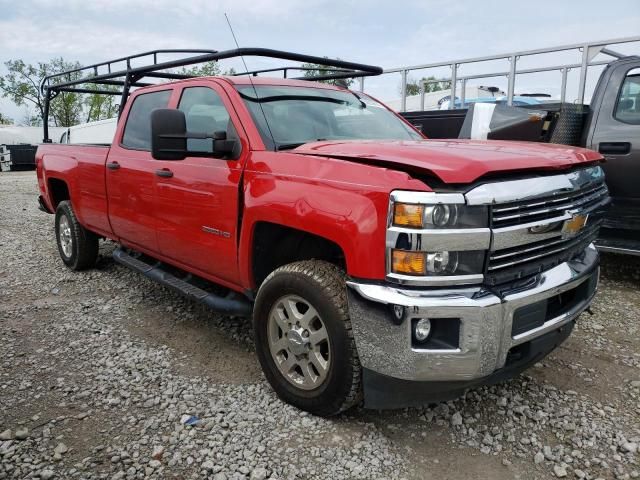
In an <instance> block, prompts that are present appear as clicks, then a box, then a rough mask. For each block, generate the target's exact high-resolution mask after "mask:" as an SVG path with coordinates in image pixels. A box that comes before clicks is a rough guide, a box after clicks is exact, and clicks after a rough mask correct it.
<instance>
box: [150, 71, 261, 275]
mask: <svg viewBox="0 0 640 480" xmlns="http://www.w3.org/2000/svg"><path fill="white" fill-rule="evenodd" d="M177 95H179V97H180V98H179V101H178V108H179V109H180V110H182V111H183V112H184V114H185V117H186V123H187V130H188V131H189V132H199V133H208V134H212V133H213V132H217V131H226V132H227V138H236V139H237V140H238V141H240V142H241V144H242V151H241V153H240V155H239V157H238V158H237V159H219V158H213V156H212V155H211V156H208V155H207V156H204V157H200V156H188V157H187V158H185V159H184V160H177V161H166V160H163V161H160V160H156V161H155V164H156V165H155V169H161V170H162V171H164V172H166V173H165V174H164V175H162V176H156V177H155V182H156V198H157V200H156V209H157V215H158V230H157V231H158V244H159V248H160V252H161V253H162V254H163V256H165V257H167V258H169V259H173V260H175V261H177V262H179V263H180V264H181V265H184V266H186V267H189V268H190V269H191V270H195V271H198V272H202V273H204V274H205V276H207V277H209V278H212V279H215V280H218V281H220V282H221V283H227V284H237V283H238V281H239V280H238V263H237V253H238V252H237V245H238V238H237V236H238V218H239V198H240V190H239V184H240V180H241V177H242V168H243V164H244V159H245V157H246V155H248V152H249V149H248V148H247V145H248V143H247V140H246V137H245V134H244V132H243V131H242V129H241V125H240V122H239V120H238V118H237V117H236V115H235V112H234V110H233V107H232V105H231V102H230V101H229V99H228V97H227V96H226V94H225V92H224V90H223V89H222V88H220V87H219V86H218V85H217V84H215V83H213V82H211V81H210V80H209V81H194V82H190V83H188V84H187V85H185V86H184V87H183V88H182V89H181V90H180V91H179V92H177ZM211 145H212V141H211V140H196V139H189V140H188V144H187V147H188V149H189V150H190V151H195V152H202V153H211Z"/></svg>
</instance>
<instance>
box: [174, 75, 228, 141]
mask: <svg viewBox="0 0 640 480" xmlns="http://www.w3.org/2000/svg"><path fill="white" fill-rule="evenodd" d="M178 109H180V110H182V111H183V112H184V116H185V118H186V121H187V131H189V132H192V133H209V134H211V133H214V132H220V131H225V132H227V138H237V137H238V136H237V134H236V132H235V129H234V128H233V124H232V123H231V120H230V117H229V112H227V109H226V108H225V106H224V104H223V103H222V99H221V98H220V95H218V94H217V93H216V92H215V91H214V90H212V89H210V88H208V87H189V88H185V89H184V91H183V92H182V97H181V98H180V104H179V105H178ZM211 143H212V142H211V140H210V139H197V138H190V139H188V140H187V149H188V150H189V151H191V152H203V153H211V152H212V150H211V149H212V144H211Z"/></svg>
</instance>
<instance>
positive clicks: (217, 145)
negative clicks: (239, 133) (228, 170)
mask: <svg viewBox="0 0 640 480" xmlns="http://www.w3.org/2000/svg"><path fill="white" fill-rule="evenodd" d="M238 147H239V143H238V141H237V140H234V139H231V140H228V139H227V132H225V131H224V130H221V131H219V132H214V133H213V155H214V157H216V158H227V157H229V158H237V157H238V154H239V152H238Z"/></svg>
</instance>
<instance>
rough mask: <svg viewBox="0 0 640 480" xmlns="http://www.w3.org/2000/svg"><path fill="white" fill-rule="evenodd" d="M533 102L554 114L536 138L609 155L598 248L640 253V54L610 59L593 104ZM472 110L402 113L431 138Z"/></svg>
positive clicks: (447, 134) (459, 126)
mask: <svg viewBox="0 0 640 480" xmlns="http://www.w3.org/2000/svg"><path fill="white" fill-rule="evenodd" d="M505 108H506V107H505ZM510 108H511V107H510ZM533 108H535V109H538V110H539V109H543V110H545V111H546V113H547V114H548V117H547V118H546V120H549V121H548V122H545V121H542V122H541V125H544V128H541V129H540V131H541V134H540V135H539V136H538V137H537V138H536V139H535V140H538V141H547V142H553V143H565V144H569V145H575V146H582V147H587V148H590V149H592V150H596V151H598V152H600V153H601V154H602V155H603V156H604V157H605V158H606V160H607V162H606V163H605V164H604V165H603V168H604V171H605V174H606V182H607V185H608V187H609V192H610V194H611V197H612V204H611V208H610V209H609V212H608V214H607V217H606V219H605V223H604V225H603V228H602V229H601V230H600V238H599V239H598V248H599V249H600V250H602V251H609V252H615V253H626V254H635V255H640V187H639V183H640V57H637V56H631V57H625V58H622V59H619V60H616V61H614V62H611V63H610V64H609V65H607V67H606V68H605V70H604V71H603V72H602V75H601V76H600V79H599V80H598V84H597V86H596V89H595V91H594V93H593V97H592V100H591V103H590V105H588V106H587V105H574V104H541V105H534V106H533ZM467 113H468V110H467V109H456V110H435V111H423V112H406V113H403V114H402V115H403V116H404V117H405V118H406V119H407V120H408V121H410V122H411V123H412V124H413V125H414V126H416V127H418V128H419V129H421V130H422V132H423V133H424V134H425V135H427V136H428V137H430V138H458V137H459V136H461V131H463V130H464V129H463V124H464V123H465V119H467V117H468V115H467ZM543 120H544V119H543ZM467 122H468V119H467ZM523 131H528V132H529V133H530V132H531V130H530V129H529V130H527V128H524V129H522V128H520V129H503V130H502V132H501V133H497V134H496V135H494V136H489V137H488V138H494V139H501V140H505V139H512V140H523V139H525V138H518V134H522V133H523ZM462 136H464V132H463V134H462Z"/></svg>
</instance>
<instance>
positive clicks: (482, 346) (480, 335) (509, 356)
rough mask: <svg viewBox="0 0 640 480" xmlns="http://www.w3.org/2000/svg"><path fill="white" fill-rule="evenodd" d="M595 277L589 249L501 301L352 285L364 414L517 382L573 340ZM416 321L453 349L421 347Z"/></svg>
mask: <svg viewBox="0 0 640 480" xmlns="http://www.w3.org/2000/svg"><path fill="white" fill-rule="evenodd" d="M598 273H599V268H598V253H597V251H596V249H595V247H593V245H590V246H589V247H588V248H587V249H586V250H585V251H584V252H583V254H581V255H580V256H579V257H578V258H576V259H574V260H572V261H570V262H566V263H563V264H561V265H558V266H557V267H555V268H552V269H550V270H548V271H546V272H543V273H541V274H539V275H538V277H537V278H536V279H535V280H534V281H533V282H532V283H531V284H530V285H527V286H526V288H520V289H519V290H517V291H511V292H506V293H505V294H503V295H502V296H501V297H498V296H497V295H496V294H494V293H492V292H490V291H487V290H483V289H477V288H476V289H466V290H451V289H449V290H445V289H442V288H440V289H436V288H431V289H423V290H408V289H401V288H397V287H394V286H390V285H388V284H384V285H373V284H366V283H358V282H349V286H350V287H351V288H349V292H348V296H349V309H350V316H351V321H352V326H353V332H354V337H355V341H356V346H357V349H358V354H359V356H360V361H361V363H362V366H363V367H364V369H365V374H364V386H365V406H369V407H372V408H385V407H402V406H409V405H417V404H423V403H426V402H430V401H438V400H442V399H445V398H451V397H454V396H456V395H457V394H459V393H460V392H461V391H462V390H464V388H468V387H469V386H474V385H479V384H485V383H488V382H491V381H497V380H494V379H496V378H497V379H502V378H506V377H509V376H512V375H515V374H517V373H518V372H519V371H521V370H523V369H525V368H526V367H527V366H528V365H529V364H531V362H535V361H538V360H539V359H540V358H542V356H544V355H546V354H548V353H549V352H550V351H551V350H553V348H555V347H556V346H557V345H558V344H559V343H560V342H562V341H563V340H564V339H565V338H566V336H568V333H567V331H570V328H571V327H569V325H571V324H572V322H573V321H574V320H575V319H576V318H577V317H578V316H579V315H580V314H581V313H582V312H583V311H584V310H585V309H586V308H587V307H588V306H589V304H590V303H591V301H592V299H593V296H594V295H595V290H596V286H597V281H598ZM393 306H402V307H404V308H403V309H396V310H399V311H401V312H403V313H402V318H401V319H400V320H399V321H398V320H396V318H395V316H394V309H393ZM418 318H429V319H432V325H436V326H437V328H442V329H443V330H447V331H448V332H449V333H448V334H447V335H448V338H449V341H446V342H434V343H433V344H431V345H427V346H424V345H420V344H416V342H415V341H414V340H412V324H413V321H414V320H415V319H418ZM433 319H435V322H434V320H433ZM450 325H455V326H456V327H455V328H454V329H451V328H449V326H450ZM452 331H453V332H455V338H452V337H451V332H452ZM435 334H436V331H435V330H432V335H435ZM565 334H566V335H565ZM541 339H544V340H541ZM405 382H408V383H405ZM417 383H424V385H419V386H416V385H415V384H417ZM385 385H386V386H385ZM402 385H405V386H407V388H408V391H407V390H406V389H404V388H400V387H401V386H402ZM409 385H411V386H409ZM396 388H398V389H399V390H400V391H406V392H407V394H406V395H404V396H403V395H401V394H398V390H396ZM385 392H387V393H386V396H385V395H384V393H385ZM388 392H392V393H388ZM409 392H414V393H409ZM416 392H418V393H416Z"/></svg>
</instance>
